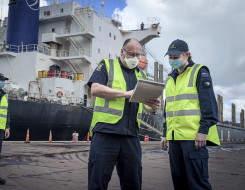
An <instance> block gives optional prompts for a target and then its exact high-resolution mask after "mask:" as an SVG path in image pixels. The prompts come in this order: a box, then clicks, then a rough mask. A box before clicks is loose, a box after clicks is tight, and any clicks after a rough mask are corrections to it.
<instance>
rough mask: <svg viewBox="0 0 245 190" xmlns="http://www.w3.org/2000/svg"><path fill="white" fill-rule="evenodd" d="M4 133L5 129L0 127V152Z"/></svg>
mask: <svg viewBox="0 0 245 190" xmlns="http://www.w3.org/2000/svg"><path fill="white" fill-rule="evenodd" d="M4 135H5V131H4V130H2V129H0V154H1V152H2V145H3V139H4Z"/></svg>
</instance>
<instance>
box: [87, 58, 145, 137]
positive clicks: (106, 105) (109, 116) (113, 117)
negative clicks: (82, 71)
mask: <svg viewBox="0 0 245 190" xmlns="http://www.w3.org/2000/svg"><path fill="white" fill-rule="evenodd" d="M102 61H103V60H102ZM104 61H105V65H106V69H107V73H108V82H107V86H108V87H109V88H112V89H117V90H122V91H125V92H126V91H127V85H126V81H125V79H124V76H123V72H122V68H121V65H120V63H119V61H118V59H114V60H113V59H104ZM135 75H136V78H137V80H139V79H145V80H146V79H147V77H146V73H145V72H144V71H143V70H141V69H139V71H138V70H137V69H135ZM124 106H125V98H124V97H122V98H114V99H104V98H100V97H96V99H95V105H94V112H93V118H92V123H91V127H90V136H92V135H93V128H94V127H95V125H96V124H97V123H98V122H101V123H110V124H115V123H117V122H118V121H119V120H120V119H121V118H122V116H123V110H124ZM142 109H143V105H142V103H139V107H138V114H137V122H138V127H140V123H141V118H142Z"/></svg>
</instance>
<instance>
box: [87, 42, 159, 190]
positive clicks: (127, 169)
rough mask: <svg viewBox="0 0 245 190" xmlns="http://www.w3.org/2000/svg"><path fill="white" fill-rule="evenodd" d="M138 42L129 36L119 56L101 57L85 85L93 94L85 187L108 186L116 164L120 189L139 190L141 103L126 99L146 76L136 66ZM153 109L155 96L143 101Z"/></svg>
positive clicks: (139, 47)
mask: <svg viewBox="0 0 245 190" xmlns="http://www.w3.org/2000/svg"><path fill="white" fill-rule="evenodd" d="M140 57H141V45H140V43H139V42H138V40H136V39H128V40H126V41H125V42H124V44H123V47H122V49H121V56H120V58H118V59H114V60H112V59H103V60H102V61H101V62H100V63H99V65H98V67H97V68H96V69H95V71H94V73H93V74H92V76H91V78H90V80H89V81H88V86H89V87H91V93H92V95H94V96H96V100H95V106H94V112H93V119H92V123H91V129H90V135H93V136H92V141H91V147H90V155H89V163H88V189H89V190H92V189H107V188H108V183H109V181H110V179H111V175H112V172H113V169H114V166H115V165H116V166H117V172H118V176H119V178H120V185H121V189H134V190H140V189H141V183H142V164H141V157H142V154H141V145H140V141H139V128H140V122H141V117H142V109H143V105H142V103H133V102H129V98H130V97H131V95H132V92H133V89H134V88H135V85H136V83H137V80H138V79H147V76H146V73H145V72H144V71H142V70H141V69H139V68H138V67H137V64H138V62H139V59H140ZM146 104H147V105H148V106H150V107H151V108H152V109H154V110H155V109H157V108H158V107H159V106H160V100H159V99H158V98H155V99H154V100H149V101H147V102H146Z"/></svg>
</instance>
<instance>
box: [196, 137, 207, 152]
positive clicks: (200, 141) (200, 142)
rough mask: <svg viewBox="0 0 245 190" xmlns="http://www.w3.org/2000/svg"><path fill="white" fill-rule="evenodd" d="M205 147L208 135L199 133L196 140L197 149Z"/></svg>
mask: <svg viewBox="0 0 245 190" xmlns="http://www.w3.org/2000/svg"><path fill="white" fill-rule="evenodd" d="M204 145H206V135H205V134H202V133H197V136H196V140H195V147H196V149H198V148H200V147H202V146H204Z"/></svg>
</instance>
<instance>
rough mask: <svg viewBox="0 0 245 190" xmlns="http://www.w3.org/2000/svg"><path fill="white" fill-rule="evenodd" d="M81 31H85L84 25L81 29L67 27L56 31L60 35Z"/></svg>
mask: <svg viewBox="0 0 245 190" xmlns="http://www.w3.org/2000/svg"><path fill="white" fill-rule="evenodd" d="M79 32H84V29H83V28H82V27H80V28H79V29H71V28H66V29H60V30H58V31H57V32H56V33H57V34H59V35H64V34H74V33H79Z"/></svg>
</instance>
